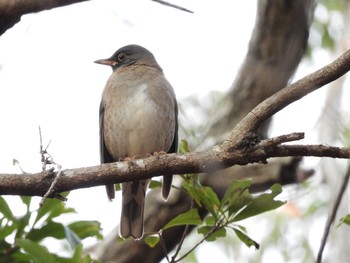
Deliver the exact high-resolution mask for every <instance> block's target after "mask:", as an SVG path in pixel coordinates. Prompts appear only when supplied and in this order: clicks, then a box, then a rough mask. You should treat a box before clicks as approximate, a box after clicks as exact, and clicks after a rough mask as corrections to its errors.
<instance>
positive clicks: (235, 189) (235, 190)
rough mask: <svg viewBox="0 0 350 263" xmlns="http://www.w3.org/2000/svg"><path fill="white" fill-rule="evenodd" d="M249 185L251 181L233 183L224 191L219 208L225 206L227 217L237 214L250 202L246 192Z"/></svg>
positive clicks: (249, 196)
mask: <svg viewBox="0 0 350 263" xmlns="http://www.w3.org/2000/svg"><path fill="white" fill-rule="evenodd" d="M250 185H251V180H244V181H233V182H232V183H231V184H230V186H229V187H228V189H227V190H226V192H225V194H224V197H223V198H222V200H221V206H227V211H228V214H229V217H230V216H231V215H233V214H235V213H237V212H238V211H239V210H240V209H242V208H243V207H244V206H246V205H247V204H248V203H249V202H250V201H251V200H252V196H251V195H250V193H249V190H248V188H249V187H250Z"/></svg>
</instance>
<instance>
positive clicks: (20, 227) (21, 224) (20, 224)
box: [16, 211, 31, 238]
mask: <svg viewBox="0 0 350 263" xmlns="http://www.w3.org/2000/svg"><path fill="white" fill-rule="evenodd" d="M30 217H31V213H30V212H29V211H28V212H27V213H26V214H24V215H23V216H21V217H20V218H18V219H17V220H16V221H17V222H16V225H17V233H16V238H21V237H23V235H24V232H25V231H24V230H25V228H26V227H27V226H28V224H29V219H30Z"/></svg>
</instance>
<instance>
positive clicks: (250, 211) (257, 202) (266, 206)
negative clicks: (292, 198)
mask: <svg viewBox="0 0 350 263" xmlns="http://www.w3.org/2000/svg"><path fill="white" fill-rule="evenodd" d="M281 192H282V186H281V185H279V184H274V185H273V186H272V187H271V193H264V194H261V195H259V196H257V197H254V198H253V199H252V201H251V202H250V203H249V204H247V206H246V207H245V208H244V209H242V210H241V211H240V212H239V213H238V214H237V215H236V216H235V217H234V218H233V219H231V220H230V221H231V222H236V221H240V220H243V219H246V218H248V217H252V216H255V215H258V214H261V213H264V212H267V211H270V210H273V209H276V208H278V207H280V206H282V205H284V204H285V203H286V202H284V201H278V200H274V198H275V197H276V196H277V195H279V194H280V193H281Z"/></svg>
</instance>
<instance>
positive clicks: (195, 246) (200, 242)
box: [174, 221, 222, 262]
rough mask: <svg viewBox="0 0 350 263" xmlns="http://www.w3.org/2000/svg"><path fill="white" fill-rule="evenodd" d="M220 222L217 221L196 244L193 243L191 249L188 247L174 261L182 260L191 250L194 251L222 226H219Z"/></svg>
mask: <svg viewBox="0 0 350 263" xmlns="http://www.w3.org/2000/svg"><path fill="white" fill-rule="evenodd" d="M221 223H222V221H221V222H219V224H217V225H215V226H214V227H213V228H212V229H211V230H210V231H209V232H208V233H207V234H206V235H205V236H204V237H203V238H202V239H201V240H200V241H199V242H198V243H197V244H196V245H194V246H193V247H192V248H191V249H189V250H188V251H187V252H186V253H185V254H184V255H182V257H180V258H178V259H177V260H176V261H174V262H180V261H181V260H183V259H184V258H185V257H187V256H188V255H189V254H190V253H192V251H194V250H195V249H196V248H197V247H198V246H199V245H200V244H202V243H203V242H204V241H205V240H206V239H207V238H208V237H210V236H211V235H212V234H213V233H214V232H215V231H217V230H219V229H220V228H221V227H222V226H221Z"/></svg>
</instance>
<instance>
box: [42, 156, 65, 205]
mask: <svg viewBox="0 0 350 263" xmlns="http://www.w3.org/2000/svg"><path fill="white" fill-rule="evenodd" d="M54 164H55V165H56V166H57V168H58V171H57V174H56V176H55V179H54V180H53V181H52V183H51V185H50V187H49V189H48V190H47V192H46V193H45V195H44V196H43V198H41V201H40V203H39V206H40V207H42V206H43V204H44V202H45V199H46V198H47V197H49V196H50V195H52V193H53V192H54V191H55V189H54V188H55V185H56V184H57V182H58V179H59V178H60V176H61V174H62V166H61V165H59V164H57V163H54ZM60 199H61V198H60Z"/></svg>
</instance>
